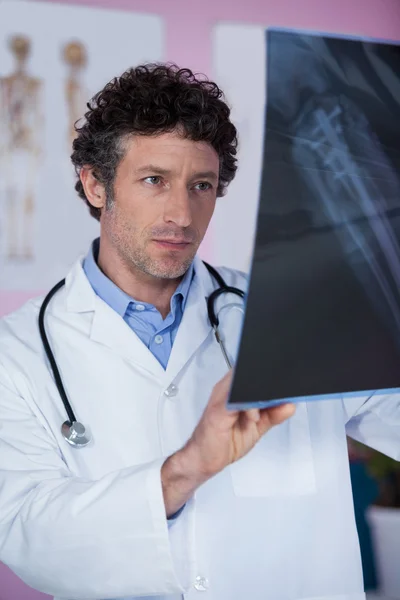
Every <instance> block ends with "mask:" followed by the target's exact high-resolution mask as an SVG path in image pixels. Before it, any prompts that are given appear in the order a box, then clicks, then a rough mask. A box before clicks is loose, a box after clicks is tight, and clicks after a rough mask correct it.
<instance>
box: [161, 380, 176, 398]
mask: <svg viewBox="0 0 400 600" xmlns="http://www.w3.org/2000/svg"><path fill="white" fill-rule="evenodd" d="M177 393H178V387H177V386H176V385H175V384H174V383H171V385H169V386H168V387H167V389H166V390H165V392H164V394H165V395H166V396H168V398H172V397H173V396H176V395H177Z"/></svg>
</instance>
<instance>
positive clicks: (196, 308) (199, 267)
mask: <svg viewBox="0 0 400 600" xmlns="http://www.w3.org/2000/svg"><path fill="white" fill-rule="evenodd" d="M194 266H195V277H194V279H193V281H192V284H191V286H190V290H189V295H188V298H187V301H186V306H185V310H184V313H183V317H182V321H181V324H180V326H179V329H178V333H177V335H176V338H175V342H174V345H173V347H172V352H171V356H170V359H169V361H168V366H167V370H166V375H167V379H168V381H173V379H174V378H175V377H176V376H177V375H178V373H179V372H180V371H181V370H182V369H183V368H184V367H185V365H186V364H187V363H188V362H189V361H190V359H191V358H192V356H193V354H194V353H195V352H196V351H197V350H198V348H199V347H200V346H201V345H202V344H203V343H204V342H205V340H206V339H207V337H208V336H209V335H212V328H211V325H210V322H209V320H208V315H207V303H206V298H207V297H208V296H209V295H210V293H211V292H212V291H213V283H212V280H211V277H210V275H209V273H208V271H207V269H206V267H205V266H204V264H203V263H202V261H201V260H200V259H198V258H196V259H195V262H194Z"/></svg>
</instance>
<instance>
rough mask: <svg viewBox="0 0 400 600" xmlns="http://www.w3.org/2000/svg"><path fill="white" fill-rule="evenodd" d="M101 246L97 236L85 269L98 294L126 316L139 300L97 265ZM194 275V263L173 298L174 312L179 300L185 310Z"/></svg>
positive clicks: (84, 263)
mask: <svg viewBox="0 0 400 600" xmlns="http://www.w3.org/2000/svg"><path fill="white" fill-rule="evenodd" d="M99 247H100V238H97V239H96V240H94V242H93V244H92V245H91V247H90V250H89V252H88V254H87V256H86V258H85V260H84V262H83V269H84V271H85V274H86V277H87V278H88V280H89V283H90V285H91V286H92V288H93V289H94V291H95V292H96V294H97V295H98V296H99V297H100V298H101V299H102V300H104V302H106V304H108V305H109V306H110V307H111V308H112V309H113V310H115V311H116V312H117V313H118V314H119V315H120V316H121V317H124V316H125V314H126V311H127V310H128V308H129V306H130V305H131V304H135V303H136V302H137V301H136V300H135V299H134V298H131V296H129V295H128V294H126V293H125V292H124V291H123V290H121V288H119V287H118V286H117V285H116V284H115V283H114V282H113V281H111V279H109V278H108V277H107V276H106V275H105V274H104V273H103V271H102V270H101V269H100V268H99V266H98V265H97V256H98V253H99ZM193 277H194V264H193V263H192V264H191V265H190V267H189V269H188V270H187V271H186V273H185V276H184V277H183V279H182V281H181V282H180V284H179V286H178V288H177V289H176V291H175V293H174V295H173V296H172V298H171V310H172V311H173V312H174V311H175V307H176V303H177V302H181V307H182V312H183V311H184V309H185V306H186V301H187V297H188V295H189V289H190V285H191V283H192V280H193ZM140 304H143V305H144V306H145V307H146V308H154V307H153V306H152V305H150V304H146V303H145V302H140Z"/></svg>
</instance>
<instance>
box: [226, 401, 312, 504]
mask: <svg viewBox="0 0 400 600" xmlns="http://www.w3.org/2000/svg"><path fill="white" fill-rule="evenodd" d="M229 468H230V471H231V477H232V483H233V487H234V491H235V494H236V495H237V496H251V497H268V496H269V497H278V496H296V495H297V496H298V495H309V494H314V493H315V492H316V478H315V469H314V460H313V452H312V445H311V439H310V429H309V419H308V412H307V404H306V403H304V402H303V403H299V404H297V407H296V413H295V414H294V416H293V417H291V418H290V419H289V420H288V421H286V422H284V423H282V424H281V425H278V426H276V427H273V428H272V429H271V430H270V431H268V432H267V433H266V434H265V436H264V437H263V438H262V439H261V440H260V441H259V442H258V443H257V444H256V445H255V447H254V448H253V449H252V450H251V451H250V452H249V453H248V454H247V455H246V456H244V457H243V458H242V459H240V460H238V461H237V462H236V463H233V464H232V465H230V467H229Z"/></svg>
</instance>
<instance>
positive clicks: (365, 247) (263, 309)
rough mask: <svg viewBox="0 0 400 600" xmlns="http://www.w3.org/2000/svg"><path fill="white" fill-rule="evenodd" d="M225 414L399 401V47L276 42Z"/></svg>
mask: <svg viewBox="0 0 400 600" xmlns="http://www.w3.org/2000/svg"><path fill="white" fill-rule="evenodd" d="M266 42H267V43H266V52H267V61H266V71H267V83H266V94H265V96H266V99H267V102H266V111H265V114H264V127H263V131H264V145H263V158H262V177H261V186H260V195H259V205H258V214H257V225H256V239H255V247H254V254H253V259H252V269H251V279H250V288H249V294H248V300H247V306H246V315H245V322H244V328H243V332H242V338H241V344H240V349H239V357H238V362H237V369H236V374H235V381H234V384H233V389H232V396H231V403H243V402H244V401H248V402H249V403H253V402H266V403H268V402H269V401H272V400H277V399H288V398H298V399H299V398H300V399H301V398H303V399H304V397H308V398H314V399H317V398H321V397H340V396H341V395H342V394H354V393H358V392H363V393H364V394H365V392H367V393H369V392H371V393H372V392H373V391H375V390H387V389H393V388H400V369H399V364H400V151H399V139H400V104H399V103H400V87H399V81H400V47H399V46H397V45H394V44H391V43H388V42H379V41H371V40H364V39H346V38H342V37H336V36H328V35H319V34H317V33H312V34H311V33H310V34H308V33H302V32H290V31H278V30H271V31H269V32H268V33H267V37H266Z"/></svg>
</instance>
